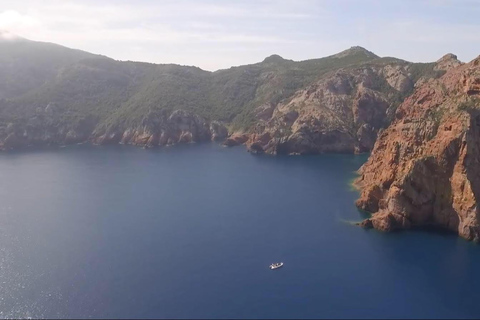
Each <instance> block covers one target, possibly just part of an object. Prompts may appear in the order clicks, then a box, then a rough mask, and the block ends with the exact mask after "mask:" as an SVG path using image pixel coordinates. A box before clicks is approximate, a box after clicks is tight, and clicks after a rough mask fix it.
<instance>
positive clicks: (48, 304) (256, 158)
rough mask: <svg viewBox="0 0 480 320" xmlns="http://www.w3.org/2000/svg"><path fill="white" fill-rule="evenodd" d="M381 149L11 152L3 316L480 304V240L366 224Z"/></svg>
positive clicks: (432, 310) (2, 241) (462, 309)
mask: <svg viewBox="0 0 480 320" xmlns="http://www.w3.org/2000/svg"><path fill="white" fill-rule="evenodd" d="M366 159H367V155H340V154H328V155H317V156H268V155H252V154H250V153H248V152H246V150H245V148H244V147H234V148H225V147H221V146H219V145H217V144H214V143H206V144H192V145H180V146H174V147H168V148H157V149H142V148H138V147H132V146H89V145H79V146H69V147H65V148H44V149H27V150H22V151H11V152H2V153H0V318H169V319H172V318H175V319H184V318H190V319H191V318H193V319H205V318H208V319H216V318H222V319H258V318H261V319H269V318H277V319H278V318H295V319H298V318H329V319H335V318H342V319H344V318H402V319H403V318H478V317H480V302H479V301H480V289H479V288H480V246H479V245H476V244H474V243H470V242H467V241H465V240H463V239H460V238H458V237H457V236H455V235H453V234H444V233H438V232H432V231H420V230H417V231H406V232H396V233H382V232H379V231H375V230H364V229H362V228H360V227H358V226H356V225H355V222H358V221H361V220H362V219H363V218H365V217H366V216H365V213H361V212H359V211H358V210H357V209H356V207H355V204H354V202H355V199H356V198H357V197H358V193H357V191H355V190H354V189H353V188H352V187H351V182H352V179H354V178H355V175H356V170H357V169H358V168H359V167H360V166H361V165H362V164H363V163H364V162H365V161H366ZM275 262H283V263H284V266H283V267H282V268H279V269H277V270H270V269H269V265H270V264H271V263H275Z"/></svg>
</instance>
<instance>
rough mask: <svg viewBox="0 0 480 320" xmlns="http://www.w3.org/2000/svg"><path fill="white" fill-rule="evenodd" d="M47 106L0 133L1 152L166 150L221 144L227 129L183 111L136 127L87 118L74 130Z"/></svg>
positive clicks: (53, 107)
mask: <svg viewBox="0 0 480 320" xmlns="http://www.w3.org/2000/svg"><path fill="white" fill-rule="evenodd" d="M59 110H61V108H60V107H58V106H57V105H55V104H53V103H50V104H49V105H47V107H45V109H42V108H38V109H37V112H36V114H35V115H33V116H32V117H30V118H28V119H27V120H26V122H22V124H14V123H10V124H8V125H7V126H6V128H5V129H4V130H1V131H0V149H6V150H8V149H14V148H18V147H26V146H32V145H66V144H72V143H83V142H92V143H94V144H102V145H103V144H118V143H120V144H131V145H137V146H144V147H153V146H169V145H174V144H178V143H194V142H204V141H224V140H225V139H226V137H227V135H228V130H227V128H226V127H225V126H224V125H223V124H222V123H220V122H218V121H208V120H206V119H204V118H202V117H200V116H198V115H195V114H192V113H190V112H188V111H184V110H176V111H173V112H171V113H168V112H162V113H160V114H159V115H149V117H146V118H145V119H144V121H143V122H142V124H141V125H138V126H135V127H116V128H106V127H104V126H98V121H97V120H96V119H94V118H86V119H83V120H82V121H79V122H78V123H76V125H74V126H65V125H63V126H62V125H58V124H60V123H61V122H62V121H61V119H60V118H61V116H62V112H61V111H59Z"/></svg>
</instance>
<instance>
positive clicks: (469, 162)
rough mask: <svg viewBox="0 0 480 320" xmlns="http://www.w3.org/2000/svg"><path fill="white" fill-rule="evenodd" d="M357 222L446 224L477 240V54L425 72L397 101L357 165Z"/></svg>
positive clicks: (378, 226)
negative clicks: (363, 215) (430, 74)
mask: <svg viewBox="0 0 480 320" xmlns="http://www.w3.org/2000/svg"><path fill="white" fill-rule="evenodd" d="M359 174H360V176H359V177H358V179H357V180H356V181H355V185H356V186H357V187H358V188H359V189H360V191H361V194H360V198H359V199H358V200H357V206H358V207H359V208H360V209H363V210H366V211H369V212H371V213H373V214H372V216H371V218H369V219H367V220H365V221H363V222H362V223H361V225H363V226H364V227H368V228H375V229H379V230H384V231H391V230H396V229H407V228H413V227H426V226H428V227H434V228H439V229H447V230H451V231H454V232H456V233H458V234H459V235H460V236H462V237H464V238H466V239H468V240H474V241H479V240H480V223H479V217H480V215H479V208H478V206H477V202H478V199H480V57H479V58H477V59H475V60H473V61H472V62H470V63H468V64H463V65H460V66H456V67H454V68H450V69H449V70H448V71H447V73H446V74H445V75H444V76H443V77H441V78H440V79H437V80H429V81H427V82H426V83H424V84H423V85H421V86H420V87H419V88H417V90H416V91H415V93H414V94H413V95H412V96H410V97H409V98H407V99H406V100H405V101H404V102H403V103H402V105H401V106H400V107H399V108H398V109H397V112H396V115H395V120H394V121H393V123H392V124H391V125H390V126H389V127H388V128H387V129H385V130H383V131H381V132H380V133H379V136H378V139H377V141H376V143H375V146H374V148H373V151H372V154H371V156H370V158H369V159H368V161H367V163H365V164H364V165H363V166H362V167H361V168H360V170H359Z"/></svg>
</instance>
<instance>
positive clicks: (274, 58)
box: [263, 54, 285, 63]
mask: <svg viewBox="0 0 480 320" xmlns="http://www.w3.org/2000/svg"><path fill="white" fill-rule="evenodd" d="M283 61H285V59H283V58H282V57H281V56H279V55H278V54H272V55H271V56H269V57H266V58H265V59H264V60H263V62H264V63H276V62H283Z"/></svg>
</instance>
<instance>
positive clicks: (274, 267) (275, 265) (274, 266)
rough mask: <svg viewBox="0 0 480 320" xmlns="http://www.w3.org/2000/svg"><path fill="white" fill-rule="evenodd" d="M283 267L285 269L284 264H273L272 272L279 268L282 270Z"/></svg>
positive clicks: (271, 266)
mask: <svg viewBox="0 0 480 320" xmlns="http://www.w3.org/2000/svg"><path fill="white" fill-rule="evenodd" d="M281 267H283V262H277V263H272V264H271V265H270V269H271V270H275V269H278V268H281Z"/></svg>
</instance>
